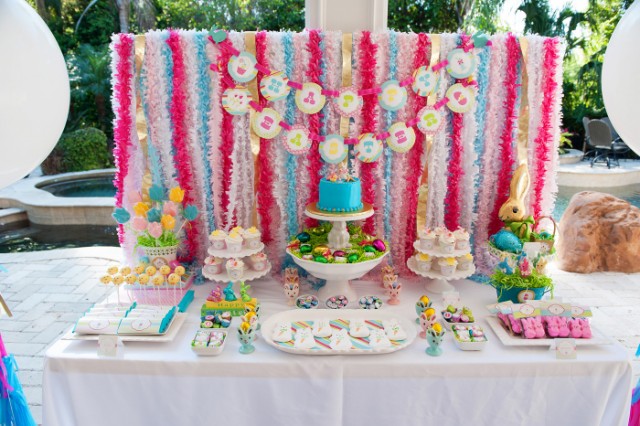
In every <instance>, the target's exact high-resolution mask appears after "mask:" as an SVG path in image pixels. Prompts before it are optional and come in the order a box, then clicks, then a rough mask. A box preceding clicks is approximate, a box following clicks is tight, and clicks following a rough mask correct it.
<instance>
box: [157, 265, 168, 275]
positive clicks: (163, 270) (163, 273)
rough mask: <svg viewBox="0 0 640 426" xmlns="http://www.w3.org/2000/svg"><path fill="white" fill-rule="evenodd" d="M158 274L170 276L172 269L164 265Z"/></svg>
mask: <svg viewBox="0 0 640 426" xmlns="http://www.w3.org/2000/svg"><path fill="white" fill-rule="evenodd" d="M158 272H160V273H161V274H162V275H169V274H170V273H171V268H170V267H169V265H162V266H161V267H160V269H158Z"/></svg>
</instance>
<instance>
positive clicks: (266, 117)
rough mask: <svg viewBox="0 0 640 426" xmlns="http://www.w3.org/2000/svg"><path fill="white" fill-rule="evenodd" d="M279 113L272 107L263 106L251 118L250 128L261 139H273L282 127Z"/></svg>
mask: <svg viewBox="0 0 640 426" xmlns="http://www.w3.org/2000/svg"><path fill="white" fill-rule="evenodd" d="M281 119H282V117H280V114H279V113H278V111H276V110H275V109H273V108H264V109H263V110H262V111H260V112H258V111H256V113H255V114H254V116H253V118H252V120H251V128H252V129H253V131H254V132H256V135H258V136H260V137H261V138H263V139H273V138H275V137H276V136H278V133H280V130H282V127H280V120H281Z"/></svg>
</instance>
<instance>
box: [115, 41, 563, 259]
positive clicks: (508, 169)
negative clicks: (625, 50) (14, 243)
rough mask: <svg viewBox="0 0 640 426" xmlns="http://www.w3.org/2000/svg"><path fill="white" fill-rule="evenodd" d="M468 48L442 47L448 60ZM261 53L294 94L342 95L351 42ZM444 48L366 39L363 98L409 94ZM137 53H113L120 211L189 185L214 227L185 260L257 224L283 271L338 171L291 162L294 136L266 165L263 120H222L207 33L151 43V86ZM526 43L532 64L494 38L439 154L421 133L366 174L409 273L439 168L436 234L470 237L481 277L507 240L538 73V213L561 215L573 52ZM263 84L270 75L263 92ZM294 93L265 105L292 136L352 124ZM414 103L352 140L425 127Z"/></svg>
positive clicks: (270, 47) (366, 116) (358, 79)
mask: <svg viewBox="0 0 640 426" xmlns="http://www.w3.org/2000/svg"><path fill="white" fill-rule="evenodd" d="M463 37H465V36H464V35H461V34H442V35H440V36H439V51H440V52H439V56H440V60H444V59H446V58H447V54H448V53H449V52H450V51H451V50H452V49H454V48H456V47H457V46H458V45H459V43H460V40H461V39H462V38H463ZM228 39H229V41H230V42H231V43H232V44H233V46H234V47H235V48H236V49H238V50H239V51H244V50H245V34H244V33H237V32H230V33H229V38H228ZM255 40H256V43H255V45H256V57H257V58H258V61H259V62H260V63H261V64H262V65H265V66H267V67H269V68H271V69H274V70H282V71H284V72H285V73H286V74H287V76H288V77H289V78H290V79H291V80H293V81H297V82H302V83H304V82H307V81H315V82H318V83H319V84H321V85H322V86H323V87H325V88H326V89H330V90H334V89H338V88H339V87H340V83H341V78H340V76H341V72H342V53H341V52H342V50H341V46H342V34H341V33H340V32H320V31H305V32H302V33H290V32H259V33H256V36H255ZM431 40H432V38H431V37H430V36H429V35H427V34H411V33H396V32H392V31H389V32H385V33H379V34H370V33H368V32H358V33H354V34H353V55H352V73H353V76H352V77H353V84H354V85H355V86H356V87H357V88H358V89H366V88H369V87H370V86H371V84H372V83H375V85H376V86H379V85H381V84H382V83H383V82H384V81H386V80H389V79H395V80H398V81H403V80H405V79H406V78H407V77H410V76H411V74H412V73H413V71H414V70H415V69H416V68H417V67H418V66H420V65H424V64H427V65H428V64H429V60H430V55H431V51H432V45H431ZM133 41H134V36H133V35H128V34H117V35H114V37H113V41H112V44H111V50H112V55H113V63H112V69H113V75H112V79H113V81H112V83H113V88H114V92H113V106H114V113H115V120H114V134H115V136H116V137H115V139H116V141H115V142H116V149H115V155H116V164H117V166H118V173H117V175H116V176H117V182H116V183H117V190H118V194H117V196H116V201H117V204H118V206H121V205H124V206H127V203H128V201H127V200H128V199H129V198H135V197H128V195H129V193H132V192H138V191H140V190H141V189H142V185H143V182H145V181H149V180H151V181H152V182H153V183H154V184H157V185H160V186H162V187H164V188H170V187H172V186H175V185H176V184H180V185H181V186H182V187H183V188H184V189H185V190H186V192H187V195H186V196H187V197H188V198H189V200H191V201H190V202H192V203H195V204H196V205H197V206H198V208H199V209H200V211H201V214H202V215H201V217H200V219H199V221H198V223H197V226H196V227H194V228H193V229H192V230H190V231H189V232H188V238H189V240H190V241H189V242H188V243H186V244H184V245H183V247H182V257H183V258H184V259H196V260H198V261H202V259H203V257H204V256H205V252H206V247H207V246H208V241H207V237H208V235H209V233H210V232H211V231H212V230H213V229H215V228H224V229H229V228H231V227H232V226H235V225H236V224H238V225H241V226H245V227H246V226H251V225H252V224H253V220H254V217H255V218H257V221H258V223H257V225H258V226H259V227H260V228H261V229H262V231H263V237H265V240H266V241H265V242H266V243H267V247H268V255H269V257H270V258H271V259H272V261H274V263H275V264H276V265H281V264H283V262H284V261H285V259H284V256H285V254H284V248H285V247H286V243H287V240H288V238H289V236H290V235H292V234H295V233H296V232H298V231H299V230H300V229H301V228H302V227H303V226H304V225H305V224H307V223H308V220H307V218H306V217H305V216H304V207H305V206H306V205H307V204H308V203H310V202H312V201H317V183H318V180H319V179H320V177H321V173H322V171H323V169H324V168H325V165H324V163H323V162H322V160H321V159H320V156H319V154H318V152H317V145H318V143H317V142H314V143H313V146H312V148H311V150H310V151H309V152H308V153H306V154H303V155H300V156H295V155H292V154H289V153H288V152H287V151H285V149H284V148H283V140H282V139H283V136H282V134H281V135H279V136H278V137H276V138H275V139H271V140H268V139H261V140H260V143H259V153H256V152H252V150H251V148H252V145H251V137H250V124H249V114H245V115H242V116H234V115H230V114H228V113H227V112H226V111H224V110H223V109H222V107H221V95H222V92H223V90H224V89H226V88H227V87H228V86H229V84H230V79H229V77H228V73H227V71H226V68H225V67H222V68H223V71H222V72H218V67H217V64H218V63H219V62H222V63H223V64H226V61H227V60H228V56H229V53H227V52H225V51H223V50H222V49H220V46H218V45H216V44H214V43H212V42H210V41H209V40H208V33H207V32H204V31H202V32H196V31H182V30H171V31H151V32H149V33H147V34H146V38H145V56H144V61H143V64H142V67H141V72H140V73H139V75H136V73H135V61H134V53H135V52H134V50H135V49H134V44H133ZM526 42H527V44H528V49H527V52H528V53H527V56H526V64H525V61H524V60H523V55H522V52H521V49H520V39H519V38H517V37H515V36H513V35H510V34H507V35H494V36H492V37H491V46H490V47H489V46H487V47H485V48H482V49H478V48H476V49H474V50H473V53H474V55H475V56H476V59H477V63H478V66H477V68H476V71H475V73H474V76H473V77H474V79H475V81H476V82H477V87H476V94H477V96H476V104H475V106H474V107H473V109H472V111H470V112H468V113H466V114H458V113H453V112H451V111H449V110H448V109H446V108H445V110H446V112H445V115H446V125H445V127H444V128H443V129H442V130H441V131H440V132H439V133H438V134H437V135H435V137H433V138H432V141H433V142H432V146H431V147H430V149H429V150H428V151H427V146H425V137H424V136H423V135H422V134H421V133H420V132H419V131H416V134H417V135H418V138H417V142H416V145H414V146H413V148H412V149H411V150H409V151H408V152H407V153H404V154H400V153H397V152H394V151H391V150H390V149H389V148H388V147H385V151H384V154H383V155H382V156H381V157H380V158H379V160H378V161H377V162H376V163H373V164H372V163H369V164H364V163H359V162H358V161H354V163H355V167H354V169H355V170H356V173H358V174H359V176H360V177H361V178H362V179H363V195H364V197H365V198H366V199H367V200H368V201H373V203H374V207H375V209H376V214H375V215H374V217H373V218H372V220H371V221H370V222H368V223H367V224H366V228H367V229H368V230H369V231H370V232H372V233H375V234H376V235H378V236H381V237H384V238H386V239H387V240H389V241H390V242H391V246H392V253H391V254H392V256H391V262H392V263H393V265H394V266H395V267H396V268H398V269H399V270H401V271H405V270H406V269H405V262H406V259H407V256H408V255H410V254H411V250H412V249H411V244H412V242H413V240H414V239H415V237H416V235H415V232H416V214H418V212H419V211H421V210H420V209H418V208H417V205H416V203H417V200H418V189H419V188H418V185H419V184H420V178H421V176H422V175H423V169H424V167H425V166H426V167H428V179H427V182H426V183H428V198H427V203H426V208H425V209H423V211H426V213H425V215H426V217H424V218H423V219H424V222H425V223H426V225H427V226H429V227H436V226H439V225H449V226H451V225H452V224H453V225H456V226H458V225H459V226H462V227H465V228H467V229H469V230H470V231H471V232H472V234H473V243H474V247H475V255H476V260H477V263H479V264H480V266H481V267H482V266H483V265H484V264H485V263H486V261H487V259H486V258H485V256H484V251H483V250H482V246H483V244H484V243H486V241H487V238H488V237H489V235H491V233H492V232H494V231H495V230H496V229H497V228H498V227H499V226H500V222H499V221H498V218H497V217H496V214H495V213H496V211H497V209H498V207H499V206H500V204H502V202H504V201H505V200H506V198H507V195H508V194H507V192H508V182H509V180H510V178H511V174H512V172H513V170H514V169H515V167H516V165H517V158H518V155H517V141H518V134H517V132H518V121H519V116H520V114H521V112H522V111H523V110H524V109H523V108H521V102H520V100H521V89H520V87H521V82H522V72H523V69H525V66H526V70H527V71H528V74H527V77H528V87H527V94H528V100H529V102H528V114H529V117H528V128H529V134H528V135H527V137H526V146H525V147H524V149H526V152H525V157H526V158H527V162H528V165H529V170H530V173H531V180H532V185H531V190H530V194H529V197H528V204H529V205H528V209H529V210H528V211H529V212H530V213H535V214H536V215H548V214H550V213H551V212H552V210H553V207H554V204H555V195H556V191H557V186H556V178H555V175H556V167H557V163H558V156H557V145H558V140H559V126H560V122H561V116H560V114H561V110H560V101H561V97H562V93H561V88H562V85H561V76H562V57H563V53H564V46H563V43H561V41H560V40H558V39H551V38H544V37H539V36H528V37H526ZM211 64H214V66H213V67H212V68H210V65H211ZM262 77H263V74H262V73H259V74H258V77H257V79H258V84H259V80H260V79H261V78H262ZM441 79H442V80H441V84H440V87H439V92H438V99H441V98H442V97H444V94H445V92H446V89H447V88H448V87H449V86H450V85H451V84H453V83H454V82H455V80H454V79H453V78H452V77H450V76H449V75H448V74H447V73H446V72H445V73H442V74H441ZM294 93H295V91H294V90H292V91H291V93H290V94H289V95H288V98H287V99H284V100H281V101H276V102H268V101H266V100H265V99H264V98H262V97H260V99H259V103H260V104H261V105H263V106H264V105H268V106H270V107H271V108H274V109H275V110H276V111H278V112H279V113H280V115H281V116H282V117H283V119H284V120H285V121H286V122H288V123H289V124H303V125H305V126H306V127H307V128H310V129H312V130H313V132H315V133H317V134H319V135H327V134H331V133H339V132H340V129H339V127H340V117H339V116H338V115H337V113H336V112H335V110H334V108H333V107H332V106H331V102H327V104H326V105H325V107H324V108H323V109H322V110H321V111H320V112H319V113H317V114H313V115H307V114H304V113H302V112H301V111H300V110H299V109H298V108H297V107H296V104H295V102H294ZM408 94H409V99H408V102H407V104H406V105H405V106H404V107H403V108H402V109H400V110H399V111H394V112H391V111H386V110H384V109H382V108H380V107H379V105H378V104H377V103H376V102H375V101H371V100H370V99H367V97H366V96H365V104H364V107H363V108H362V110H361V111H360V115H359V116H356V117H355V120H354V122H353V123H352V125H351V133H350V136H352V137H353V136H354V135H355V136H357V135H358V134H360V133H362V132H372V133H376V134H379V133H383V132H385V131H386V129H387V128H388V127H389V126H390V125H391V124H392V123H394V122H396V121H408V120H411V119H412V118H414V117H415V115H416V112H417V111H418V110H419V108H421V107H422V106H423V105H424V104H425V100H424V98H420V97H418V96H416V95H415V94H414V93H413V91H412V90H410V89H409V90H408ZM137 102H140V103H141V106H142V110H143V111H144V115H145V119H146V123H147V126H148V144H147V149H145V150H142V149H140V147H139V142H138V137H137V135H136V127H135V126H136V120H135V114H136V103H137ZM521 139H522V138H521ZM521 149H523V148H521ZM145 175H146V176H147V179H146V180H145V179H143V176H145ZM127 207H128V206H127ZM120 232H121V239H120V241H121V243H123V244H124V245H126V246H131V245H132V244H133V242H132V239H131V237H130V236H129V235H126V232H127V231H126V230H124V229H121V230H120Z"/></svg>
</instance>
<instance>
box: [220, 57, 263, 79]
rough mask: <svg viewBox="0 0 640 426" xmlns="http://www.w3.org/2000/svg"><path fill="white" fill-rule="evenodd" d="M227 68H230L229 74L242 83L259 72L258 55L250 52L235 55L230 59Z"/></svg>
mask: <svg viewBox="0 0 640 426" xmlns="http://www.w3.org/2000/svg"><path fill="white" fill-rule="evenodd" d="M227 69H228V70H229V75H231V77H233V79H234V80H236V81H239V82H240V83H246V82H249V81H251V80H253V79H254V78H255V77H256V75H257V74H258V70H257V69H256V57H255V56H253V55H252V54H251V53H249V52H242V53H240V54H239V55H237V56H236V55H233V56H232V57H231V58H230V59H229V64H228V65H227Z"/></svg>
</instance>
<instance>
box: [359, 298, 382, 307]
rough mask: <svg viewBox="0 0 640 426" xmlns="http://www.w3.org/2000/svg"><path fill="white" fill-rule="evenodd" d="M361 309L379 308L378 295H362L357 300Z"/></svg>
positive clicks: (380, 304) (380, 305) (380, 301)
mask: <svg viewBox="0 0 640 426" xmlns="http://www.w3.org/2000/svg"><path fill="white" fill-rule="evenodd" d="M358 305H360V307H361V308H362V309H380V308H381V307H382V300H381V299H380V298H379V297H378V296H362V297H361V298H360V300H359V301H358Z"/></svg>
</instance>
